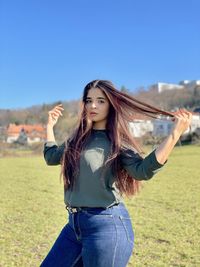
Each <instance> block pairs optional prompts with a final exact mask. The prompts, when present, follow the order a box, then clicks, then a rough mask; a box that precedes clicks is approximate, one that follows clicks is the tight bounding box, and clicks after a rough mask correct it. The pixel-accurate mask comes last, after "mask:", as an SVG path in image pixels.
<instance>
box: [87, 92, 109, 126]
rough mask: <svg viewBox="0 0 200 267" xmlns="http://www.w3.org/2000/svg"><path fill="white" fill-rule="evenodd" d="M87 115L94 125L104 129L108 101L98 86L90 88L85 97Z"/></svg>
mask: <svg viewBox="0 0 200 267" xmlns="http://www.w3.org/2000/svg"><path fill="white" fill-rule="evenodd" d="M85 107H86V112H87V117H88V118H89V119H90V120H91V121H93V122H94V127H95V128H98V129H105V127H106V121H107V117H108V113H109V107H110V103H109V100H108V98H107V97H106V95H105V94H104V93H103V92H102V91H101V90H100V89H99V88H92V89H90V90H89V91H88V95H87V97H86V103H85Z"/></svg>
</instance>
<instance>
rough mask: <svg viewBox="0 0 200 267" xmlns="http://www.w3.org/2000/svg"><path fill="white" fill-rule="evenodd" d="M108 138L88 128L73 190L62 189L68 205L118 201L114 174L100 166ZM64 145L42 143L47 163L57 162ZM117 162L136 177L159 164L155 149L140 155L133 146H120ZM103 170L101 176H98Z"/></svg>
mask: <svg viewBox="0 0 200 267" xmlns="http://www.w3.org/2000/svg"><path fill="white" fill-rule="evenodd" d="M110 146H111V142H110V140H109V138H108V136H107V132H106V130H95V129H93V130H92V133H91V136H90V138H89V140H88V142H87V145H86V147H85V149H84V150H83V151H82V152H81V158H80V173H79V176H78V177H77V178H78V179H77V180H76V185H75V188H74V189H73V191H71V190H65V192H64V201H65V204H66V205H69V206H71V207H109V206H111V205H113V204H115V203H119V202H122V201H123V200H122V197H121V196H120V194H119V191H118V190H117V188H116V186H115V177H114V175H113V173H112V171H111V169H110V168H108V169H106V171H105V168H104V163H105V161H106V159H107V158H108V156H109V152H110ZM64 148H65V145H64V144H63V145H61V146H57V144H56V143H54V142H47V143H45V146H44V158H45V160H46V163H47V164H48V165H58V164H60V162H61V158H62V156H63V152H64ZM122 151H123V152H121V154H120V156H119V157H120V162H121V164H122V166H123V168H124V169H126V171H127V172H128V173H129V174H130V175H131V176H133V177H134V178H135V179H137V180H148V179H150V178H151V177H153V175H154V174H155V173H156V172H157V171H158V170H159V169H160V168H161V167H162V166H163V165H162V164H160V163H159V162H158V161H157V159H156V156H155V151H153V152H151V153H150V154H149V155H148V156H147V157H146V158H144V159H143V158H142V157H141V156H139V154H137V153H135V152H134V151H133V150H130V149H126V150H125V151H124V150H122ZM103 170H104V171H105V173H104V176H103V180H102V178H100V176H101V173H102V171H103Z"/></svg>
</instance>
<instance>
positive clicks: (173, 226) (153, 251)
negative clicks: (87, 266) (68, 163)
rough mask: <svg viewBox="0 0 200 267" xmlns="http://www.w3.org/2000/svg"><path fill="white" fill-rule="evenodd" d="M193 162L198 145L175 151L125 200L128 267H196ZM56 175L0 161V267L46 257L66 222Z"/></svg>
mask: <svg viewBox="0 0 200 267" xmlns="http://www.w3.org/2000/svg"><path fill="white" fill-rule="evenodd" d="M199 159H200V147H199V146H185V147H177V148H175V150H174V152H173V154H172V155H171V157H170V159H169V160H168V163H167V164H166V166H165V167H164V168H163V170H162V171H161V172H160V173H159V174H157V175H156V176H155V177H154V178H153V179H152V180H150V181H148V182H146V183H145V184H144V187H143V189H142V191H141V193H140V194H139V195H138V196H136V197H134V198H132V199H131V200H128V199H126V201H125V202H126V205H127V208H128V210H129V212H130V215H131V218H132V222H133V226H134V229H135V250H134V253H133V256H132V257H131V260H130V263H129V265H128V266H129V267H130V266H134V267H143V266H148V267H165V266H166V267H168V266H174V267H175V266H177V267H183V266H188V267H193V266H195V267H198V266H200V241H199V238H200V208H199V205H200V169H199ZM59 173H60V167H47V166H46V164H45V162H44V160H43V158H42V157H36V156H34V157H30V156H29V157H26V158H25V157H23V158H22V157H20V158H19V157H16V158H10V157H9V158H1V159H0V187H1V195H0V224H1V225H0V245H1V250H0V267H11V266H18V267H28V266H31V267H36V266H39V264H40V262H41V260H42V259H43V258H44V257H45V256H46V254H47V252H48V250H49V248H50V247H51V245H52V244H53V242H54V241H55V239H56V237H57V235H58V234H59V232H60V230H61V228H62V227H63V225H64V224H65V223H66V220H67V214H66V211H65V206H64V203H63V186H62V184H60V182H59ZM105 267H107V266H105Z"/></svg>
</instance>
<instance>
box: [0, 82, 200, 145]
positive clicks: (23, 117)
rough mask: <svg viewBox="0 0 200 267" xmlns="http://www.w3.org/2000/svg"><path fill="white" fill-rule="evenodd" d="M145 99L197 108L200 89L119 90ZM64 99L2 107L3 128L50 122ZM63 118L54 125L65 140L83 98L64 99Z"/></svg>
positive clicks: (0, 122) (0, 121)
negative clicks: (12, 125) (26, 106)
mask: <svg viewBox="0 0 200 267" xmlns="http://www.w3.org/2000/svg"><path fill="white" fill-rule="evenodd" d="M120 90H121V91H122V92H125V93H127V94H129V95H131V96H133V97H135V98H137V99H139V100H141V101H143V102H146V103H148V104H151V105H153V106H157V107H159V108H162V109H164V110H168V111H170V110H174V109H177V108H187V109H189V110H191V111H192V110H194V108H196V107H200V88H195V89H193V90H188V89H179V90H177V89H174V90H166V91H163V92H161V93H158V91H157V90H156V89H155V88H148V89H144V88H140V89H138V90H136V91H131V90H130V89H127V88H126V87H125V86H122V87H121V89H120ZM59 103H61V102H54V103H51V104H43V105H37V106H32V107H30V108H26V109H17V110H14V109H6V110H5V109H4V110H3V109H2V110H0V127H2V126H4V127H5V126H7V125H8V124H9V123H15V124H18V125H19V124H43V125H45V124H46V123H47V118H48V111H49V110H51V109H52V108H53V107H54V106H55V105H57V104H59ZM62 104H63V107H64V109H65V110H64V112H63V117H62V118H60V120H59V121H58V124H57V125H56V127H55V134H56V137H57V139H58V140H64V139H65V138H66V136H68V135H69V134H70V133H71V132H72V130H73V128H74V126H75V125H76V123H77V118H78V113H79V106H80V100H73V101H68V102H67V101H64V102H62Z"/></svg>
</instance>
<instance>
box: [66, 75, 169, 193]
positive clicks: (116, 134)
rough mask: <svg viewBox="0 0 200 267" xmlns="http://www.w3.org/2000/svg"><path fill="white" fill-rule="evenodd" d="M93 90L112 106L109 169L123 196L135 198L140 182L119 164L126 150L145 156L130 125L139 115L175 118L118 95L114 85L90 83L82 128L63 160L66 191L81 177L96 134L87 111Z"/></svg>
mask: <svg viewBox="0 0 200 267" xmlns="http://www.w3.org/2000/svg"><path fill="white" fill-rule="evenodd" d="M91 88H99V89H100V90H102V92H103V93H104V94H105V95H106V97H107V98H108V100H109V102H110V109H109V114H108V118H107V124H106V130H107V134H108V137H109V139H110V141H111V150H110V155H109V157H108V159H107V160H106V162H105V167H111V168H112V170H113V173H114V174H115V177H116V187H117V188H118V190H119V192H120V193H121V194H125V195H127V196H130V195H134V194H135V193H136V192H137V191H138V190H139V187H140V182H139V181H137V180H135V179H134V177H131V176H130V175H129V174H128V173H127V172H126V171H125V170H124V169H123V168H122V166H121V165H120V160H119V155H120V152H121V151H122V150H123V149H126V148H132V149H134V150H136V151H137V152H138V153H139V154H141V153H142V151H141V149H140V146H139V145H138V144H137V142H136V140H135V138H134V137H133V134H132V133H131V132H130V128H129V123H130V122H132V121H133V120H134V117H135V114H136V113H139V114H143V115H146V116H148V117H153V118H158V117H159V116H160V115H165V116H171V117H172V116H173V115H172V113H170V112H166V111H163V110H160V109H158V108H156V107H152V106H150V105H148V104H146V103H143V102H141V101H139V100H137V99H135V98H134V97H132V96H130V95H128V94H126V93H124V92H121V91H118V90H117V89H116V88H115V86H114V85H113V84H112V83H111V82H110V81H107V80H94V81H92V82H90V83H88V84H87V85H86V86H85V88H84V91H83V97H82V107H81V112H80V114H79V121H78V126H77V128H76V129H75V131H74V133H73V134H72V136H71V137H70V138H69V139H68V140H67V144H66V148H65V152H64V156H63V161H62V175H63V180H64V186H65V189H70V190H73V188H74V185H75V182H76V177H77V175H78V173H79V161H80V154H81V151H82V149H83V148H84V145H85V144H86V142H87V139H88V138H89V136H90V134H91V131H92V122H91V121H89V120H88V118H87V115H86V107H85V104H86V98H87V95H88V91H89V90H90V89H91Z"/></svg>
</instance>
